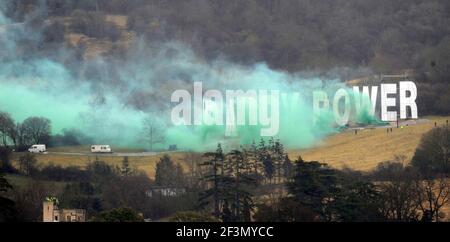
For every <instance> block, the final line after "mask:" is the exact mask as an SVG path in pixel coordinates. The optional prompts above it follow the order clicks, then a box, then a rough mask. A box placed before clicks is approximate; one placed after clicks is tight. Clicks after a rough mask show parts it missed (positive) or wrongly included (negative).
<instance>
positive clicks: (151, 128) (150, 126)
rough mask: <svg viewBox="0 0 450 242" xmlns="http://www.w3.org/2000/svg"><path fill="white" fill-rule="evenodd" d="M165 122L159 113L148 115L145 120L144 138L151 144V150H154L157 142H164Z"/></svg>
mask: <svg viewBox="0 0 450 242" xmlns="http://www.w3.org/2000/svg"><path fill="white" fill-rule="evenodd" d="M165 128H166V125H165V123H164V122H163V121H162V120H161V119H160V118H159V117H158V116H157V114H150V115H148V116H147V117H146V118H145V119H144V121H143V136H144V137H143V139H144V140H145V141H146V142H147V143H148V144H149V146H150V150H153V148H154V145H155V144H160V143H163V142H164V130H165Z"/></svg>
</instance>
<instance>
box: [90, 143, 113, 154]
mask: <svg viewBox="0 0 450 242" xmlns="http://www.w3.org/2000/svg"><path fill="white" fill-rule="evenodd" d="M91 152H92V153H112V150H111V146H109V145H91Z"/></svg>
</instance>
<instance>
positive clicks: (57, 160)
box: [13, 148, 189, 178]
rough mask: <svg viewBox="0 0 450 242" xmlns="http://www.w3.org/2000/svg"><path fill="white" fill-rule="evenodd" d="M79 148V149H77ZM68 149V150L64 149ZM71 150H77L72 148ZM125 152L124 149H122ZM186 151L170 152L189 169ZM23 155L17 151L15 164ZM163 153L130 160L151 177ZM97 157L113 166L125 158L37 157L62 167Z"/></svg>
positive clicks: (41, 163) (39, 160)
mask: <svg viewBox="0 0 450 242" xmlns="http://www.w3.org/2000/svg"><path fill="white" fill-rule="evenodd" d="M75 150H78V149H75ZM64 151H66V152H67V151H68V150H64ZM69 152H77V151H74V149H73V148H72V150H70V151H69ZM122 152H124V151H122ZM185 154H186V153H183V152H170V154H169V155H170V157H171V158H172V160H174V161H175V162H176V163H179V164H181V166H182V167H183V169H184V170H185V171H187V170H188V169H189V167H188V165H187V162H183V160H184V157H185ZM21 155H23V153H15V154H14V156H13V164H17V160H18V158H19V157H20V156H21ZM162 156H163V154H158V155H154V156H130V157H128V160H129V162H130V165H131V166H132V167H133V168H135V169H138V170H140V171H143V172H145V174H147V175H148V176H149V177H151V178H154V176H155V167H156V163H157V161H159V158H160V157H162ZM96 157H97V158H98V159H99V160H101V161H105V162H107V163H108V164H110V165H112V166H120V165H121V163H122V160H123V157H121V156H102V155H92V154H89V155H63V154H37V155H36V158H37V160H38V165H48V164H54V165H60V166H62V167H67V166H78V167H82V168H83V167H86V165H87V164H88V163H89V162H92V161H95V159H96Z"/></svg>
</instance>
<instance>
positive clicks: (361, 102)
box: [353, 86, 378, 116]
mask: <svg viewBox="0 0 450 242" xmlns="http://www.w3.org/2000/svg"><path fill="white" fill-rule="evenodd" d="M353 94H354V95H353V96H354V98H355V109H356V113H359V112H360V111H361V107H363V108H365V107H366V105H367V106H368V103H367V102H366V101H367V99H366V98H365V97H369V99H370V102H371V104H372V108H371V109H370V112H369V115H371V116H373V115H374V114H375V108H376V105H377V94H378V87H377V86H372V90H371V94H369V87H368V86H363V91H362V95H360V92H359V87H358V86H354V87H353Z"/></svg>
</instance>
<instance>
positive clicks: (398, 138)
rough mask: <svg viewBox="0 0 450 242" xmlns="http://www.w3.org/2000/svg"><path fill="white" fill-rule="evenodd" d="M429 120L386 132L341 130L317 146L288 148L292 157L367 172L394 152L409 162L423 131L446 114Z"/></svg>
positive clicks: (380, 130) (393, 156)
mask: <svg viewBox="0 0 450 242" xmlns="http://www.w3.org/2000/svg"><path fill="white" fill-rule="evenodd" d="M425 119H428V120H429V121H428V122H423V123H419V124H416V125H410V126H404V128H398V129H397V128H393V132H392V133H387V132H386V129H385V128H375V129H365V130H360V131H358V134H357V135H355V133H354V132H353V131H347V132H343V133H340V134H337V135H334V136H331V137H329V138H328V139H326V140H324V141H323V143H321V144H318V146H317V147H316V148H313V149H308V150H294V151H290V152H289V155H290V157H291V159H296V158H297V156H298V155H301V156H302V158H303V159H304V160H317V161H321V162H325V163H328V164H329V165H331V166H333V167H336V168H344V167H348V168H351V169H355V170H361V171H369V170H371V169H373V168H375V167H376V166H377V164H378V163H379V162H382V161H392V160H394V158H395V156H396V155H404V156H405V158H406V159H405V161H406V162H409V161H410V160H411V158H412V157H413V155H414V151H415V149H416V147H417V145H418V144H419V142H420V139H421V137H422V135H423V134H424V133H426V132H427V131H428V130H430V129H432V128H433V127H434V122H437V124H438V125H443V124H445V122H446V120H447V119H449V118H448V117H426V118H425Z"/></svg>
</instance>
